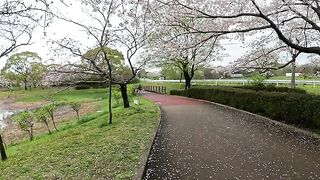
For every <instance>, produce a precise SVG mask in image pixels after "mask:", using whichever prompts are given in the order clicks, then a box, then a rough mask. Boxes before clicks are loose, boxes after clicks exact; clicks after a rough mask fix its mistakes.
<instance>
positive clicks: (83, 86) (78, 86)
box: [75, 85, 91, 90]
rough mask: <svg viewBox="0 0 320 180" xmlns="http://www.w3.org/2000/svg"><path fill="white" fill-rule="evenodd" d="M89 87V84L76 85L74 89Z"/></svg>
mask: <svg viewBox="0 0 320 180" xmlns="http://www.w3.org/2000/svg"><path fill="white" fill-rule="evenodd" d="M90 88H91V86H89V85H77V86H76V87H75V89H76V90H83V89H90Z"/></svg>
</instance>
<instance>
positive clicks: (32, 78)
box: [1, 51, 45, 90]
mask: <svg viewBox="0 0 320 180" xmlns="http://www.w3.org/2000/svg"><path fill="white" fill-rule="evenodd" d="M1 73H2V74H3V75H4V77H5V78H7V79H9V80H12V81H16V82H17V83H23V84H24V88H25V90H27V89H28V84H29V83H35V82H37V81H40V79H41V78H42V77H43V76H44V74H45V66H44V65H43V64H42V62H41V58H40V57H39V56H38V54H37V53H35V52H29V51H25V52H21V53H16V54H14V55H12V56H11V57H10V58H9V59H8V60H7V63H6V64H5V66H4V67H3V69H2V70H1Z"/></svg>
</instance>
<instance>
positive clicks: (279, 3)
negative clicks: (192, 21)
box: [161, 0, 320, 55]
mask: <svg viewBox="0 0 320 180" xmlns="http://www.w3.org/2000/svg"><path fill="white" fill-rule="evenodd" d="M161 2H162V4H163V5H166V6H167V8H168V9H170V8H172V7H174V8H175V9H176V10H179V9H180V13H179V16H187V17H193V18H197V19H203V20H204V22H205V23H203V24H202V25H203V26H198V27H196V28H194V27H189V26H185V25H184V26H183V27H184V28H185V29H186V30H190V31H191V32H192V33H205V34H217V33H219V34H223V35H225V34H234V33H237V34H240V37H241V36H242V37H243V35H244V33H247V34H248V33H249V35H252V34H254V33H257V32H264V33H266V32H272V33H273V34H274V36H276V37H277V38H278V39H279V40H281V41H282V42H283V43H284V44H286V45H287V46H288V47H290V48H292V49H295V50H297V51H299V52H303V53H314V54H318V55H320V46H319V43H320V42H319V31H320V27H319V21H320V2H319V1H305V0H286V1H283V0H270V1H263V0H239V1H234V0H216V1H210V0H205V1H197V0H188V1H187V0H178V1H161ZM217 23H219V24H220V25H221V26H219V27H218V28H217V26H215V24H217ZM296 35H303V39H302V40H299V41H296V39H295V37H296Z"/></svg>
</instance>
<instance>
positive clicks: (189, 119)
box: [144, 93, 320, 179]
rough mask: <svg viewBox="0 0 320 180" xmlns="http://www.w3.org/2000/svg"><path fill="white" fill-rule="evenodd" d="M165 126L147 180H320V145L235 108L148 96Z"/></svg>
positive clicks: (153, 152)
mask: <svg viewBox="0 0 320 180" xmlns="http://www.w3.org/2000/svg"><path fill="white" fill-rule="evenodd" d="M144 96H145V97H146V98H147V99H150V100H152V101H154V102H156V103H158V104H159V105H160V106H161V109H162V110H163V120H162V122H161V126H160V130H159V133H158V135H157V137H156V140H155V143H154V145H153V147H152V151H151V155H150V157H149V160H148V163H147V167H146V174H145V177H144V179H320V140H319V139H312V138H310V137H306V136H302V135H299V134H297V133H294V132H292V131H290V130H288V129H286V128H284V127H282V126H279V125H275V124H272V123H270V122H269V121H266V120H264V119H260V118H257V117H256V116H252V115H249V114H247V113H241V112H238V111H235V110H232V109H229V108H224V107H221V106H217V105H212V104H208V103H204V102H199V101H196V100H191V99H186V98H183V97H176V96H163V95H155V94H150V93H148V94H145V95H144Z"/></svg>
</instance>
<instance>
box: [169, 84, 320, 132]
mask: <svg viewBox="0 0 320 180" xmlns="http://www.w3.org/2000/svg"><path fill="white" fill-rule="evenodd" d="M170 94H172V95H180V96H187V97H191V98H196V99H203V100H208V101H213V102H217V103H220V104H225V105H228V106H232V107H235V108H238V109H243V110H246V111H249V112H252V113H257V114H261V115H264V116H267V117H269V118H272V119H274V120H278V121H284V122H286V123H289V124H296V125H301V126H304V127H308V128H320V106H319V103H320V96H316V95H310V94H301V93H300V94H298V93H280V92H266V91H254V90H249V89H242V88H232V87H211V88H201V89H200V88H191V89H189V90H187V91H178V90H173V91H171V92H170Z"/></svg>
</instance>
